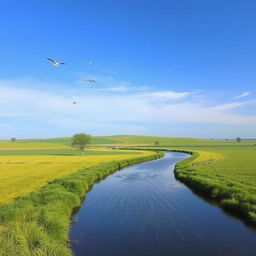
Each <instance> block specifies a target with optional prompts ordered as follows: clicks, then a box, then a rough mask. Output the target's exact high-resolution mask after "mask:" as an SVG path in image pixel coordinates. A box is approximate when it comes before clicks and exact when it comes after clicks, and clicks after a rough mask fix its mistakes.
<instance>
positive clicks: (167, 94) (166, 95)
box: [140, 91, 192, 100]
mask: <svg viewBox="0 0 256 256" xmlns="http://www.w3.org/2000/svg"><path fill="white" fill-rule="evenodd" d="M191 94H192V92H174V91H156V92H148V93H143V94H141V95H140V96H141V97H151V98H155V99H161V100H177V99H183V98H186V97H187V96H189V95H191Z"/></svg>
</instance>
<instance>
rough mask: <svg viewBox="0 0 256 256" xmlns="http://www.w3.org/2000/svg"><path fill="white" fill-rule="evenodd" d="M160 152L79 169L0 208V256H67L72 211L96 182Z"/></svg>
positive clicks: (161, 154)
mask: <svg viewBox="0 0 256 256" xmlns="http://www.w3.org/2000/svg"><path fill="white" fill-rule="evenodd" d="M163 156H164V153H163V152H160V151H159V152H155V151H152V154H150V155H146V156H138V157H134V158H130V159H126V160H120V161H112V162H109V163H103V164H99V165H95V166H91V167H88V168H84V169H81V170H79V171H77V172H74V173H72V174H70V175H68V176H66V177H63V178H59V179H56V180H53V181H51V182H50V183H49V184H48V185H46V186H45V187H42V188H41V189H39V190H37V191H35V192H33V193H31V194H29V195H27V196H24V197H21V198H18V199H17V200H16V201H14V202H12V203H9V204H5V205H1V206H0V255H1V256H14V255H15V256H17V255H22V256H26V255H30V256H45V255H49V256H70V255H72V251H71V250H70V248H69V246H68V245H69V241H68V233H69V229H70V222H71V220H70V218H71V215H72V210H73V209H74V208H75V207H77V206H79V205H80V204H81V200H82V198H84V197H85V196H86V193H87V192H88V191H89V190H90V188H91V187H92V186H93V184H95V183H96V182H97V181H99V180H100V179H103V178H105V177H107V176H108V175H109V174H112V173H113V172H115V171H117V170H119V169H122V168H124V167H126V166H129V165H133V164H138V163H141V162H145V161H150V160H155V159H158V158H160V157H163Z"/></svg>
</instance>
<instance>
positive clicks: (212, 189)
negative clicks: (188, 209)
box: [174, 148, 256, 226]
mask: <svg viewBox="0 0 256 256" xmlns="http://www.w3.org/2000/svg"><path fill="white" fill-rule="evenodd" d="M224 153H225V158H223V159H219V161H216V162H215V161H214V160H213V159H208V160H205V161H203V162H200V161H198V160H197V159H198V156H199V154H198V152H196V151H194V152H193V154H192V157H191V158H189V159H185V160H183V161H181V162H179V163H177V165H176V168H175V171H174V172H175V176H176V178H177V179H178V180H180V181H182V182H183V183H185V184H186V185H187V186H188V187H190V188H191V189H193V190H194V191H195V192H199V193H201V194H203V195H204V196H206V197H207V198H209V199H214V200H215V201H216V202H217V203H218V205H219V206H221V207H222V208H223V209H225V210H226V211H228V212H230V213H232V214H235V215H236V216H237V217H240V218H241V219H242V220H244V221H245V222H248V223H250V224H251V225H253V226H256V187H255V183H256V182H255V175H256V173H255V171H253V168H254V169H255V168H256V167H255V165H254V164H255V163H254V162H256V160H254V161H252V160H253V154H255V153H256V152H255V149H254V148H250V149H249V150H248V151H247V152H245V150H243V151H240V152H239V151H236V152H234V150H233V151H231V150H230V151H229V152H228V151H227V150H226V152H223V154H224ZM246 153H247V157H245V155H246ZM237 161H239V162H240V164H239V165H238V164H236V162H237ZM241 162H242V163H241ZM243 163H244V165H243ZM240 168H241V169H240Z"/></svg>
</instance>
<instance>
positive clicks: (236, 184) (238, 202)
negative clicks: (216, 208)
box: [0, 135, 256, 256]
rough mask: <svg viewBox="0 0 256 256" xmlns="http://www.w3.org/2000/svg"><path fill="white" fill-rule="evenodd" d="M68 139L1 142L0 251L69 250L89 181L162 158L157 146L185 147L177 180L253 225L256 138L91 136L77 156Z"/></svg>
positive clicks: (255, 212) (56, 252)
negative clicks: (185, 155) (74, 219)
mask: <svg viewBox="0 0 256 256" xmlns="http://www.w3.org/2000/svg"><path fill="white" fill-rule="evenodd" d="M69 141H70V138H54V139H46V140H42V139H40V140H18V141H17V142H14V143H13V142H8V141H1V142H0V170H1V175H0V194H1V197H0V204H1V206H0V255H8V256H9V255H10V256H12V255H37V256H38V255H39V256H40V255H54V256H58V255H61V256H62V255H71V251H70V249H69V248H68V246H67V241H68V232H69V227H70V216H71V213H72V209H73V208H74V207H76V206H78V205H79V204H80V203H81V198H83V197H84V196H85V195H86V192H87V191H88V190H89V189H90V188H91V186H92V185H93V184H94V183H95V182H97V181H98V180H99V179H101V178H104V177H106V176H107V175H109V174H111V173H113V172H114V171H116V170H117V169H120V168H122V167H125V166H127V165H130V164H135V163H139V162H142V161H147V160H151V159H156V158H159V157H161V156H162V155H163V154H162V153H161V152H160V151H159V150H178V151H185V152H190V153H191V154H192V156H191V157H190V158H188V159H186V160H183V161H181V162H180V163H178V164H177V165H176V168H175V175H176V177H177V179H179V180H180V181H182V182H183V183H185V184H186V185H188V186H189V187H190V188H192V189H193V190H194V191H196V192H199V193H201V194H203V195H204V196H205V197H208V198H209V199H213V200H215V202H217V203H218V204H219V205H220V206H222V207H223V208H225V209H227V210H228V211H231V212H234V213H235V214H237V215H238V216H240V217H242V218H243V219H244V220H247V221H250V222H251V223H252V224H256V157H255V153H256V146H255V144H256V142H255V141H242V142H241V143H238V142H236V141H219V140H218V141H214V140H204V139H193V138H166V137H147V136H127V135H125V136H104V137H97V138H96V139H95V138H93V141H94V144H93V145H91V147H90V148H88V149H87V150H86V153H85V155H84V156H82V155H81V153H80V152H79V151H77V150H74V149H72V148H70V146H69ZM156 141H158V142H159V145H155V142H156ZM109 146H123V147H126V148H129V150H127V149H126V150H122V149H115V150H112V149H107V147H109ZM134 149H136V150H134ZM138 149H139V150H138ZM143 149H150V150H154V151H149V150H143ZM156 151H158V153H156Z"/></svg>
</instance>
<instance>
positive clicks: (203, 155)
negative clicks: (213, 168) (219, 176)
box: [192, 150, 225, 165]
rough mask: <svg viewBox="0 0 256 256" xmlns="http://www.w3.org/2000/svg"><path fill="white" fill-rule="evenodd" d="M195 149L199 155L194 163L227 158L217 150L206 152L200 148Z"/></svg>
mask: <svg viewBox="0 0 256 256" xmlns="http://www.w3.org/2000/svg"><path fill="white" fill-rule="evenodd" d="M193 151H195V152H197V153H198V154H199V155H198V157H197V158H196V159H195V160H194V161H192V165H201V164H208V163H210V162H213V161H216V160H221V159H224V158H225V157H224V156H223V155H222V154H220V153H216V152H206V151H199V150H193Z"/></svg>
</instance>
